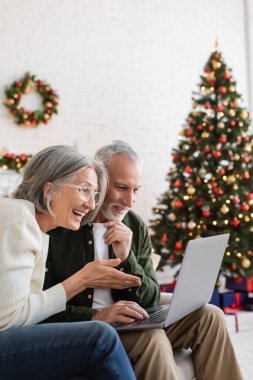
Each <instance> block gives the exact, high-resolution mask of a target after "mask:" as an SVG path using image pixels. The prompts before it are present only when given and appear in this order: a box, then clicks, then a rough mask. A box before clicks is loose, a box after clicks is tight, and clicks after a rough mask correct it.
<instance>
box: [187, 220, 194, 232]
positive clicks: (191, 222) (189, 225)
mask: <svg viewBox="0 0 253 380" xmlns="http://www.w3.org/2000/svg"><path fill="white" fill-rule="evenodd" d="M187 227H188V228H189V229H190V230H193V229H194V228H195V227H196V223H195V222H194V221H193V220H191V221H190V222H189V223H188V224H187Z"/></svg>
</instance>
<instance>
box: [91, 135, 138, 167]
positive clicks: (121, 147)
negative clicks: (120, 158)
mask: <svg viewBox="0 0 253 380" xmlns="http://www.w3.org/2000/svg"><path fill="white" fill-rule="evenodd" d="M115 154H125V155H126V156H128V157H129V158H130V159H131V160H132V161H134V162H137V163H138V164H139V165H142V161H141V159H140V157H139V156H138V154H137V153H136V152H135V151H134V150H133V148H132V147H131V146H130V145H129V144H128V143H126V142H125V141H122V140H115V141H113V142H112V143H111V144H109V145H105V146H103V147H102V148H100V149H98V150H97V152H96V153H95V159H97V160H100V161H102V162H103V163H104V165H105V167H106V168H108V164H109V162H110V160H111V158H112V156H113V155H115Z"/></svg>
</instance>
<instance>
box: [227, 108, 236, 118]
mask: <svg viewBox="0 0 253 380" xmlns="http://www.w3.org/2000/svg"><path fill="white" fill-rule="evenodd" d="M228 113H229V116H232V117H234V116H235V110H233V109H231V110H229V111H228Z"/></svg>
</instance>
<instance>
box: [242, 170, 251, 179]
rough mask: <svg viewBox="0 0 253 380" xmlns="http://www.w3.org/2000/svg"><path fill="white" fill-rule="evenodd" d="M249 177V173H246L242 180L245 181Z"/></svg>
mask: <svg viewBox="0 0 253 380" xmlns="http://www.w3.org/2000/svg"><path fill="white" fill-rule="evenodd" d="M249 177H250V176H249V172H247V171H246V172H245V173H244V175H243V177H242V178H243V179H249Z"/></svg>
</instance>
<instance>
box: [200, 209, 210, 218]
mask: <svg viewBox="0 0 253 380" xmlns="http://www.w3.org/2000/svg"><path fill="white" fill-rule="evenodd" d="M202 215H203V216H204V217H205V218H208V217H209V216H210V215H211V213H210V210H203V211H202Z"/></svg>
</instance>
